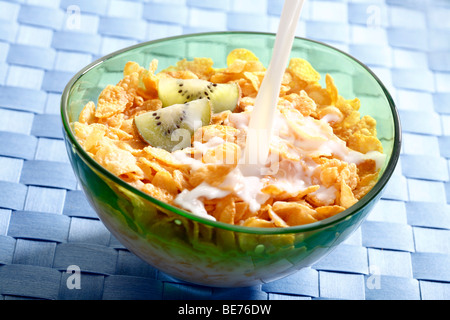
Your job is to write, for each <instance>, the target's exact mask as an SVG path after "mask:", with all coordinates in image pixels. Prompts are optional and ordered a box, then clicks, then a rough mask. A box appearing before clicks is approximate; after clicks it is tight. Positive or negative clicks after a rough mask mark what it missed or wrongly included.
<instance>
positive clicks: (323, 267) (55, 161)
mask: <svg viewBox="0 0 450 320" xmlns="http://www.w3.org/2000/svg"><path fill="white" fill-rule="evenodd" d="M282 5H283V2H282V1H281V0H220V1H215V0H214V1H213V0H169V1H166V0H165V1H160V0H153V1H143V0H142V1H124V0H95V1H90V0H0V299H248V300H267V299H274V300H275V299H277V300H278V299H450V206H449V203H450V182H449V168H450V2H449V1H446V0H429V1H424V0H341V1H338V0H335V1H332V0H328V1H319V0H314V1H313V0H307V2H306V5H305V8H304V11H303V17H302V21H301V24H300V26H299V30H298V33H297V34H298V35H299V36H303V37H308V38H312V39H316V40H320V41H324V42H326V43H329V44H331V45H333V46H336V47H338V48H340V49H342V50H344V51H346V52H348V53H350V54H352V55H354V56H355V57H357V58H358V59H359V60H361V61H363V62H365V63H366V64H367V65H369V66H370V67H371V68H372V69H373V71H374V72H375V73H376V74H377V75H378V76H379V77H380V78H381V79H382V81H383V82H384V83H385V84H386V86H387V87H388V89H389V90H390V92H391V94H392V95H393V97H394V99H395V101H396V103H397V106H398V109H399V112H400V116H401V120H402V125H403V149H402V155H401V159H400V161H399V165H398V168H397V170H396V172H395V174H394V176H393V178H392V180H391V181H390V183H389V185H388V187H387V190H386V192H385V194H384V196H383V198H382V200H381V201H380V202H379V204H378V205H377V206H376V208H375V209H374V211H373V212H372V213H371V214H370V216H369V217H368V219H367V221H366V222H365V223H364V224H363V225H362V226H361V227H360V228H359V229H358V230H357V232H356V233H355V234H354V235H353V236H352V237H351V238H350V239H348V240H347V241H346V242H345V243H343V244H342V245H340V246H339V247H338V248H337V249H336V250H335V251H334V252H332V254H330V255H329V256H328V257H326V258H325V259H323V260H322V261H320V262H318V263H317V264H315V265H313V266H312V267H311V268H308V269H304V270H301V271H299V272H298V273H296V274H294V275H292V276H289V277H287V278H285V279H282V280H279V281H275V282H272V283H269V284H264V285H262V286H256V287H251V288H242V289H217V288H209V287H201V286H195V285H190V284H186V283H182V282H177V281H175V280H173V279H172V278H170V277H168V276H166V275H165V274H164V273H162V272H159V271H158V270H156V269H154V268H152V267H150V266H149V265H147V264H146V263H144V262H142V261H141V260H140V259H138V258H137V257H136V256H134V255H133V254H131V253H130V252H129V251H127V250H126V249H125V248H124V247H123V246H122V245H121V244H120V243H118V241H117V240H116V239H114V237H112V236H111V234H110V233H109V232H108V231H107V230H106V229H105V227H104V226H103V224H102V223H101V222H100V221H99V220H98V218H97V216H96V214H95V212H93V210H92V209H91V208H90V207H89V205H88V203H87V202H86V200H85V198H84V195H83V194H82V192H81V191H80V189H79V187H78V185H77V181H76V179H75V176H74V175H73V173H72V169H71V167H70V164H69V162H68V159H67V155H66V150H65V146H64V142H63V140H62V133H61V123H60V118H59V99H60V96H61V92H62V90H63V88H64V86H65V84H66V83H67V82H68V80H69V79H70V78H71V77H72V76H73V75H74V74H75V73H76V72H77V71H78V70H79V69H81V68H82V67H84V66H85V65H86V64H88V63H89V62H91V61H92V60H94V59H97V58H99V57H101V56H103V55H105V54H107V53H110V52H112V51H115V50H117V49H120V48H123V47H126V46H129V45H132V44H136V43H138V42H141V41H147V40H152V39H157V38H163V37H167V36H173V35H179V34H184V33H194V32H203V31H224V30H244V31H269V32H276V29H277V26H278V17H279V15H280V13H281V9H282ZM69 266H73V267H71V268H69ZM74 268H75V269H74ZM76 268H79V269H76ZM77 271H80V272H81V278H80V282H79V283H76V282H74V281H73V278H71V275H72V274H73V272H77Z"/></svg>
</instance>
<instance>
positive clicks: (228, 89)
mask: <svg viewBox="0 0 450 320" xmlns="http://www.w3.org/2000/svg"><path fill="white" fill-rule="evenodd" d="M158 96H159V99H160V100H161V101H162V103H163V106H164V107H166V106H171V105H173V104H179V103H186V102H189V101H192V100H197V99H202V98H205V99H208V100H209V101H211V106H212V112H213V113H220V112H222V111H226V110H230V111H234V109H235V108H236V106H237V104H238V102H239V98H240V96H241V90H240V87H239V85H238V84H237V83H212V82H209V81H206V80H202V79H175V78H162V79H160V80H159V84H158Z"/></svg>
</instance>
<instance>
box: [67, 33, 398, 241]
mask: <svg viewBox="0 0 450 320" xmlns="http://www.w3.org/2000/svg"><path fill="white" fill-rule="evenodd" d="M214 35H219V36H222V35H223V36H225V35H236V36H238V35H253V36H264V37H268V38H270V37H275V33H269V32H252V31H218V32H201V33H190V34H183V35H178V36H173V37H167V38H161V39H156V40H151V41H146V42H142V43H138V44H135V45H132V46H128V47H125V48H123V49H120V50H117V51H114V52H112V53H109V54H107V55H105V56H103V57H101V58H99V59H97V60H95V61H93V62H91V63H90V64H88V65H87V66H85V67H84V68H83V69H81V70H80V71H79V72H78V73H76V74H75V75H74V76H73V77H72V78H71V80H70V81H69V82H68V83H67V85H66V86H65V88H64V90H63V93H62V96H61V104H60V107H61V108H60V112H61V118H62V122H63V131H64V133H65V137H66V139H69V141H70V143H71V147H72V149H73V148H75V149H76V151H77V153H78V155H79V156H80V158H81V159H82V160H83V161H84V162H85V163H86V164H87V165H88V166H90V167H91V169H92V168H94V169H95V170H94V171H97V173H100V174H102V175H104V176H105V177H106V178H108V179H110V180H111V181H113V182H114V183H117V184H118V185H120V186H121V187H123V188H125V189H126V190H128V191H131V192H132V193H133V194H136V195H137V196H139V197H142V198H144V199H145V200H147V201H149V202H151V203H153V204H155V205H157V206H159V207H162V208H164V209H166V210H169V211H171V212H173V213H175V214H178V215H180V216H182V217H184V218H187V219H190V220H193V221H197V222H199V223H202V224H205V225H208V226H211V227H217V228H220V229H225V230H228V231H234V232H240V233H251V234H258V235H281V234H292V233H299V232H309V231H317V230H320V229H323V228H327V227H330V226H332V225H335V224H338V223H339V222H341V221H343V220H346V219H349V218H350V217H351V216H353V215H354V214H355V213H357V212H359V211H360V210H362V209H363V208H364V207H365V206H366V205H368V204H369V203H371V202H372V200H374V198H376V197H377V196H378V195H379V194H380V193H381V192H382V191H383V190H384V188H385V186H386V184H387V182H388V181H389V179H390V178H391V176H392V174H393V172H394V170H395V168H396V166H397V162H398V160H399V158H400V151H401V140H402V131H401V124H400V117H399V113H398V110H397V108H396V106H395V102H394V100H393V98H392V96H391V95H390V93H389V91H388V90H387V89H386V87H385V85H384V84H383V82H382V81H381V80H380V79H379V78H378V76H377V75H375V73H374V72H373V71H372V70H371V69H370V68H369V67H368V66H367V65H365V64H364V63H362V62H361V61H359V60H358V59H356V58H355V57H353V56H351V55H350V54H348V53H346V52H344V51H342V50H340V49H338V48H336V47H333V46H331V45H329V44H326V43H324V42H321V41H317V40H312V39H307V38H303V37H295V38H296V40H301V41H305V42H311V43H314V44H316V45H319V46H324V47H325V48H327V49H331V50H333V51H336V52H337V53H339V54H342V55H344V56H345V57H347V58H349V59H350V60H352V61H353V62H356V63H357V64H359V65H360V66H361V67H362V68H363V69H365V70H366V71H367V72H368V73H369V74H370V75H371V76H372V77H373V78H374V80H375V81H376V82H377V83H378V85H379V86H380V88H381V89H382V91H383V93H384V95H385V97H386V99H387V101H388V103H389V106H390V110H391V114H392V120H393V125H394V137H393V149H392V154H391V156H390V158H389V161H388V163H387V165H386V167H385V171H384V172H383V174H382V175H381V176H380V177H379V179H378V181H377V183H376V184H375V185H374V186H373V187H372V189H371V190H370V191H369V192H368V193H367V194H366V195H365V196H364V197H362V198H361V199H360V200H359V201H358V202H357V203H355V204H354V205H353V206H351V207H350V208H348V209H346V210H344V211H342V212H340V213H338V214H336V215H334V216H332V217H330V218H326V219H323V220H319V221H317V222H313V223H309V224H305V225H299V226H291V227H276V228H260V227H245V226H238V225H232V224H228V223H224V222H220V221H214V220H211V219H208V218H203V217H201V216H198V215H195V214H193V213H191V212H189V211H186V210H183V209H180V208H178V207H175V206H172V205H170V204H168V203H165V202H163V201H160V200H158V199H156V198H153V197H152V196H150V195H149V194H147V193H144V192H143V191H141V190H139V189H137V188H135V187H133V186H132V185H130V184H129V183H127V182H126V181H124V180H122V179H120V178H119V177H117V176H116V175H114V174H113V173H111V172H110V171H108V170H107V169H106V168H104V167H102V166H101V165H100V164H99V163H97V162H96V161H95V160H94V159H93V158H92V157H91V156H89V155H88V154H87V152H86V151H85V150H84V149H83V148H82V146H81V145H80V144H79V143H78V141H77V139H76V138H75V135H74V133H73V131H72V129H71V125H70V122H69V116H68V112H67V108H66V106H67V105H68V100H69V98H70V92H71V90H72V89H73V87H74V85H75V84H76V83H77V82H78V80H80V79H81V78H82V77H83V76H84V75H85V74H86V73H88V72H89V71H91V70H92V69H94V68H95V67H97V66H99V65H100V64H102V63H103V62H105V61H107V60H109V59H111V58H114V57H116V56H117V55H120V54H122V53H125V52H127V51H131V50H134V49H137V48H141V47H145V46H149V45H153V44H156V43H160V42H166V41H172V40H177V39H183V38H197V37H199V38H200V37H205V36H214ZM68 152H69V151H68Z"/></svg>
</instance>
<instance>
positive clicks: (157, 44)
mask: <svg viewBox="0 0 450 320" xmlns="http://www.w3.org/2000/svg"><path fill="white" fill-rule="evenodd" d="M274 40H275V35H274V34H267V33H249V32H220V33H202V34H193V35H183V36H179V37H172V38H167V39H162V40H156V41H151V42H146V43H142V44H139V45H136V46H132V47H130V48H126V49H123V50H120V51H118V52H115V53H112V54H110V55H107V56H105V57H103V58H101V59H99V60H97V61H95V62H93V63H92V64H90V65H89V66H87V67H85V68H84V69H83V70H81V71H80V72H79V73H78V74H77V75H75V76H74V78H73V79H72V80H71V81H70V82H69V83H68V85H67V87H66V88H65V90H64V92H63V95H62V100H61V114H62V121H63V124H64V135H65V142H66V146H67V150H68V154H69V158H70V162H71V164H72V167H73V170H74V171H75V174H76V176H77V178H78V180H79V182H80V184H81V186H82V189H83V190H84V192H85V194H86V196H87V199H88V200H89V202H90V204H91V205H92V207H93V208H94V209H95V211H96V212H97V214H98V216H99V218H100V219H101V221H102V222H103V223H104V224H105V226H106V227H107V228H108V230H110V232H111V233H112V234H113V235H114V236H115V237H116V238H117V239H118V240H119V241H120V242H121V243H122V244H123V245H124V246H125V247H126V248H127V249H129V250H130V251H131V252H133V253H134V254H136V255H137V256H138V257H140V258H141V259H143V260H144V261H146V262H147V263H149V264H150V265H152V266H154V267H155V268H157V269H159V270H161V271H162V272H164V273H166V274H168V275H170V276H172V277H174V278H176V279H180V280H183V281H187V282H190V283H195V284H200V285H206V286H215V287H243V286H251V285H257V284H261V283H267V282H269V281H273V280H276V279H279V278H282V277H285V276H287V275H289V274H292V273H293V272H296V271H297V270H299V269H301V268H304V267H308V266H311V265H312V264H314V263H316V262H317V261H318V260H319V259H320V258H322V257H324V256H325V255H327V254H328V253H329V252H330V251H331V250H333V248H335V247H336V246H338V245H339V244H340V243H341V242H342V241H344V240H345V239H346V238H347V237H348V236H349V235H351V234H352V232H353V231H354V230H356V229H357V228H358V227H359V226H360V225H361V223H362V222H363V221H364V219H365V218H366V216H367V215H368V214H369V212H370V211H371V209H372V208H373V206H374V205H375V204H376V203H377V201H378V200H379V199H380V197H381V194H382V191H383V189H384V187H385V185H386V183H387V182H388V180H389V178H390V177H391V175H392V173H393V171H394V168H395V166H396V163H397V161H398V158H399V154H400V140H401V139H400V135H401V133H400V124H399V118H398V114H397V111H396V108H395V105H394V102H393V100H392V98H391V96H390V95H389V93H388V91H387V90H386V88H385V87H384V86H383V84H382V83H381V81H380V80H379V79H378V78H377V77H376V76H375V75H374V74H373V73H372V72H371V71H370V70H369V69H368V68H367V67H366V66H364V65H363V64H362V63H360V62H358V61H357V60H356V59H354V58H352V57H351V56H349V55H347V54H346V53H344V52H341V51H339V50H337V49H335V48H332V47H330V46H328V45H326V44H323V43H319V42H316V41H311V40H307V39H302V38H296V39H295V41H294V45H293V50H292V57H301V58H305V59H306V60H308V61H309V62H310V63H311V64H312V66H313V67H314V68H315V69H316V70H317V71H319V72H320V73H321V74H322V75H323V77H322V78H325V77H324V76H325V74H326V73H329V74H330V75H331V76H332V77H333V78H334V79H335V83H336V85H337V87H338V89H339V93H340V94H341V95H342V96H343V97H344V98H346V99H353V98H354V97H358V98H359V99H360V100H361V109H360V112H361V115H371V116H372V117H374V118H375V119H376V120H377V131H378V138H379V139H380V141H381V142H382V144H383V148H384V152H385V153H386V155H387V160H386V162H385V165H384V167H383V168H382V171H381V174H380V178H379V181H378V182H377V184H376V185H375V186H374V187H373V189H372V190H371V191H370V192H369V193H368V194H367V195H366V196H364V197H363V198H362V199H361V200H360V201H359V202H357V203H356V204H355V205H353V206H352V207H350V208H349V209H347V210H345V211H343V212H341V213H339V214H337V215H335V216H333V217H331V218H328V219H325V220H322V221H318V222H315V223H311V224H307V225H301V226H295V227H288V228H273V229H267V228H250V227H243V226H235V225H229V224H224V223H221V222H216V221H211V220H208V219H204V218H202V217H199V216H196V215H193V214H191V213H189V212H187V211H183V210H181V209H179V208H176V207H173V206H171V205H169V204H167V203H164V202H161V201H159V200H157V199H155V198H153V197H151V196H150V195H148V194H146V193H143V192H141V191H139V190H137V189H135V188H133V187H132V186H131V185H129V184H127V183H126V182H124V181H122V180H121V179H119V178H118V177H117V176H115V175H113V174H112V173H110V172H108V171H107V170H106V169H104V168H103V167H101V166H100V165H99V164H98V163H96V162H95V161H94V160H93V159H92V158H91V157H90V156H89V155H88V154H87V153H86V152H85V151H84V150H83V149H82V147H81V146H80V145H79V144H78V142H77V140H76V139H75V136H74V132H73V130H72V127H71V123H72V122H73V121H76V120H77V119H78V115H79V113H80V111H81V110H82V108H83V107H84V105H85V104H86V103H87V102H89V101H95V102H96V101H97V98H98V96H99V94H100V92H101V91H102V90H103V88H104V87H105V86H106V85H108V84H116V83H117V82H118V81H119V80H120V79H121V78H122V76H123V73H122V72H123V68H124V66H125V63H126V62H128V61H136V62H138V63H139V64H140V65H143V66H146V65H149V63H150V62H151V61H152V60H153V59H158V60H159V69H160V70H162V69H164V68H167V67H169V66H171V65H174V64H175V63H176V62H177V61H179V60H181V59H184V58H186V59H188V60H191V59H193V58H194V57H209V58H212V59H213V60H214V67H216V68H222V67H225V66H226V57H227V54H228V53H229V52H230V51H231V50H233V49H235V48H247V49H249V50H251V51H253V52H254V53H255V54H256V56H258V57H259V58H260V60H261V61H262V62H263V63H264V65H265V66H268V64H269V62H270V57H271V54H272V48H273V44H274Z"/></svg>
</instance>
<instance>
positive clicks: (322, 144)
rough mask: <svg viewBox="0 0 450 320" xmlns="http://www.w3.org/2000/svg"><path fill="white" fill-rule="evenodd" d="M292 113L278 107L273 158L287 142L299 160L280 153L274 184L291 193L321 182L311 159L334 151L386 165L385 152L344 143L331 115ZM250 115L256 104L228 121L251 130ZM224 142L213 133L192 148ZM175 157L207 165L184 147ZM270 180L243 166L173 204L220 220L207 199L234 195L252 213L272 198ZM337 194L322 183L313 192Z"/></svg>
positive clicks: (195, 165)
mask: <svg viewBox="0 0 450 320" xmlns="http://www.w3.org/2000/svg"><path fill="white" fill-rule="evenodd" d="M293 112H294V113H293V114H289V112H288V114H286V115H283V114H282V113H281V112H280V111H279V110H277V111H276V116H275V118H274V132H273V135H272V138H271V143H270V145H271V151H270V153H269V159H271V156H274V155H275V154H276V153H274V150H276V147H277V146H279V145H280V144H283V145H285V146H293V147H292V148H290V149H289V150H290V151H291V152H292V156H294V157H297V161H294V160H288V159H279V158H278V155H277V157H275V158H276V159H277V160H280V161H275V162H272V163H270V164H271V165H272V166H273V167H271V168H270V169H271V170H272V172H271V173H270V179H271V184H274V185H276V186H277V187H278V188H280V189H282V190H286V191H288V192H289V193H296V192H301V191H303V190H305V189H306V188H308V187H310V186H312V185H316V184H317V181H312V174H313V172H314V170H316V168H317V167H318V166H319V165H318V164H316V163H315V162H314V161H313V160H312V156H313V155H317V154H321V155H329V156H331V155H333V156H335V157H337V158H339V159H340V160H343V161H345V162H348V163H355V164H358V163H360V162H362V161H364V160H365V159H372V160H374V161H375V162H376V165H377V167H378V168H380V167H381V166H382V165H383V164H384V161H385V155H384V154H382V153H380V152H376V151H373V152H368V153H367V154H362V153H360V152H357V151H353V150H350V149H349V148H347V146H346V144H345V142H344V141H342V140H341V139H339V138H338V137H337V136H335V135H334V134H333V131H332V128H331V126H330V125H329V123H328V121H330V119H322V120H316V119H314V118H311V117H303V116H302V115H301V114H299V113H298V112H296V111H295V110H294V111H293ZM250 113H251V107H250V108H249V109H248V110H247V111H246V112H242V113H233V114H231V115H230V117H229V119H228V121H227V122H226V123H225V125H228V126H232V127H235V128H237V129H239V130H244V131H247V130H248V124H249V118H250ZM293 119H296V120H297V121H300V123H301V126H300V128H301V132H300V137H299V132H298V131H297V132H295V130H294V125H293V123H292V121H295V120H293ZM331 120H334V119H331ZM297 129H298V127H297ZM302 134H304V135H305V139H301V135H302ZM306 138H308V139H306ZM224 142H225V141H224V140H223V139H222V138H219V137H214V138H212V139H210V140H209V141H208V142H206V143H202V142H199V141H195V142H194V143H193V149H194V150H195V151H196V152H197V153H199V154H200V155H201V154H204V153H205V152H206V151H207V150H208V149H211V148H214V147H217V146H218V145H220V144H222V143H224ZM173 155H174V157H175V158H176V159H177V160H179V161H180V162H183V163H186V164H189V165H190V166H191V168H192V170H197V169H198V168H200V167H201V166H204V165H206V164H204V163H203V162H202V160H201V156H200V157H198V158H197V159H193V158H191V157H190V156H187V155H186V153H185V152H183V151H176V152H174V153H173ZM272 159H273V158H272ZM269 172H270V170H269ZM265 179H267V177H264V176H262V175H255V174H251V175H249V174H247V173H246V171H243V170H241V166H239V165H238V166H237V167H236V168H235V169H234V170H232V171H231V172H230V173H229V174H228V175H227V177H226V178H225V180H224V181H223V183H222V184H221V185H219V186H218V187H212V186H210V185H208V184H207V183H205V182H203V183H202V184H200V185H199V186H197V187H196V188H194V189H193V190H190V191H189V190H184V191H182V192H181V193H180V194H179V195H178V196H177V197H176V198H175V200H174V203H175V204H176V205H178V206H180V207H181V208H183V209H186V210H188V211H190V212H192V213H194V214H197V215H199V216H202V217H205V218H207V219H212V220H215V218H214V217H212V216H211V215H209V214H208V213H207V212H206V210H205V207H204V205H203V202H202V198H206V199H220V198H223V197H225V196H227V195H229V194H231V193H232V194H234V195H235V196H237V197H239V198H240V199H242V200H243V201H245V202H246V203H248V204H249V208H250V210H251V211H258V210H259V209H260V207H261V205H262V204H263V203H265V202H266V201H267V200H268V199H269V198H270V196H269V195H267V194H264V193H262V192H261V189H262V188H263V187H264V182H265ZM336 192H337V190H336V188H334V187H333V186H332V187H329V188H326V187H324V186H320V188H319V189H318V190H317V191H316V192H315V193H313V194H314V195H315V196H316V197H317V198H318V199H319V200H322V201H329V202H330V203H331V202H333V201H334V199H335V197H336Z"/></svg>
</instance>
